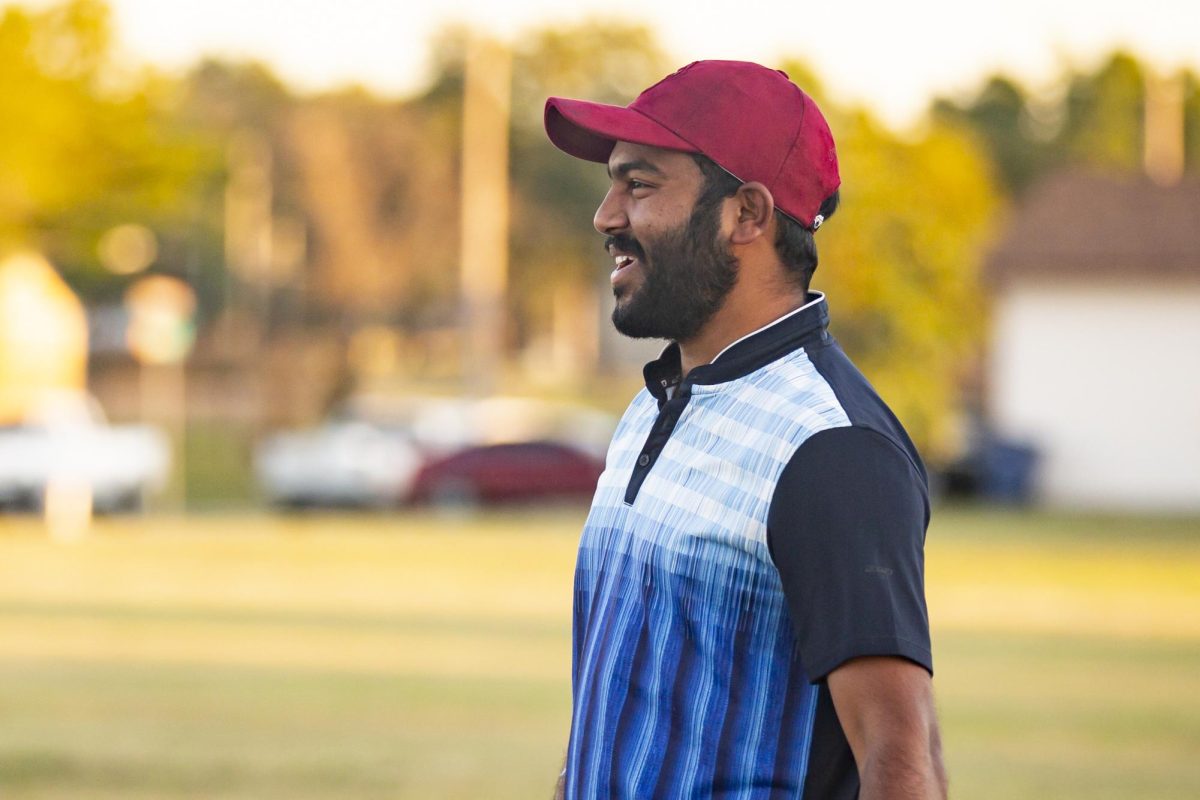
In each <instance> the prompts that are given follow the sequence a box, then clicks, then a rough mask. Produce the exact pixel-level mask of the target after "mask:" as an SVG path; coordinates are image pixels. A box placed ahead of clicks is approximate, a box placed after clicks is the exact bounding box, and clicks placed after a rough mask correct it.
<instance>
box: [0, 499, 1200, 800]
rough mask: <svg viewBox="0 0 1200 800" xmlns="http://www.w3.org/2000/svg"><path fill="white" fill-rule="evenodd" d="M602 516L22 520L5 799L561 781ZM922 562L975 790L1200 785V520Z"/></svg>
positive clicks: (3, 614)
mask: <svg viewBox="0 0 1200 800" xmlns="http://www.w3.org/2000/svg"><path fill="white" fill-rule="evenodd" d="M582 516H583V511H582V510H579V509H566V510H563V509H560V510H557V511H546V512H532V511H530V512H506V513H501V514H495V515H488V516H480V517H469V516H459V517H453V516H438V515H434V514H401V515H396V516H392V517H374V516H364V517H333V516H331V517H320V518H282V517H270V516H245V515H243V516H210V517H196V518H189V519H178V520H172V519H164V518H156V517H148V518H143V519H128V520H127V519H112V520H104V521H101V522H100V523H98V524H97V526H96V527H95V529H94V531H93V533H92V535H91V536H89V537H88V538H87V539H85V540H83V541H79V542H74V543H55V542H52V541H50V540H49V539H48V538H47V537H46V536H45V535H44V533H43V532H42V530H41V526H40V523H39V521H38V520H36V519H14V518H0V797H3V798H6V800H8V799H10V798H12V799H15V798H21V799H25V798H29V799H34V798H36V799H37V800H42V799H45V800H51V799H53V800H66V799H67V798H70V800H91V799H100V798H104V799H105V800H109V799H110V798H112V799H115V798H130V799H132V800H141V799H142V798H238V799H239V800H240V799H242V798H245V799H247V800H249V798H255V800H259V799H260V798H263V799H267V800H270V799H272V798H288V800H308V799H309V798H358V799H370V798H420V799H422V800H424V799H425V798H429V799H430V800H441V799H442V798H537V797H546V796H548V794H549V792H550V786H551V784H552V782H553V778H554V775H555V774H556V772H557V768H558V765H559V762H560V761H561V758H562V746H563V741H564V738H565V735H566V729H567V725H568V721H569V681H568V670H569V661H570V652H569V646H570V630H569V625H570V623H569V609H570V587H571V569H572V562H573V558H574V545H575V537H576V535H577V532H578V528H579V524H580V522H581V520H582ZM927 558H928V584H929V597H930V608H931V618H932V622H933V626H934V649H935V658H936V667H937V675H936V678H935V686H936V689H937V692H938V698H939V706H940V711H941V717H942V723H943V729H944V738H945V742H946V757H947V761H948V767H949V770H950V773H951V784H952V795H953V796H954V797H956V798H960V799H964V800H965V799H973V798H980V799H985V800H986V799H990V798H1055V799H1059V798H1089V800H1096V799H1097V798H1164V799H1169V798H1180V800H1182V799H1183V798H1188V799H1189V800H1192V799H1194V798H1196V797H1200V521H1198V520H1196V519H1154V518H1144V519H1143V518H1137V519H1134V518H1125V519H1122V518H1090V517H1088V518H1083V517H1080V518H1070V517H1054V516H1046V515H1036V516H1035V515H1021V514H1016V513H1002V512H986V511H952V510H945V511H942V512H941V513H940V514H938V515H937V516H936V518H935V523H934V526H933V528H932V529H931V531H930V538H929V545H928V551H927Z"/></svg>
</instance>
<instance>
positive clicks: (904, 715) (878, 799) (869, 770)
mask: <svg viewBox="0 0 1200 800" xmlns="http://www.w3.org/2000/svg"><path fill="white" fill-rule="evenodd" d="M827 680H828V682H829V693H830V695H831V696H832V697H833V705H834V708H835V709H836V710H837V715H838V720H839V721H840V722H841V724H842V729H843V730H844V731H845V734H846V739H847V741H848V742H849V743H850V749H851V751H852V752H853V753H854V760H855V762H856V763H857V764H858V773H859V778H860V780H861V782H862V789H861V794H860V795H859V797H860V798H861V800H945V797H946V772H945V769H944V767H943V765H942V753H941V749H942V747H941V739H940V737H939V734H938V727H937V717H936V715H935V713H934V708H933V691H932V688H931V685H930V679H929V673H928V672H926V671H925V669H924V668H923V667H920V666H918V665H917V664H914V663H913V662H911V661H908V660H907V659H903V658H894V657H868V658H856V659H852V660H850V661H847V662H846V663H845V664H843V665H841V666H840V667H838V668H837V669H835V670H834V671H833V672H831V673H829V676H828V678H827Z"/></svg>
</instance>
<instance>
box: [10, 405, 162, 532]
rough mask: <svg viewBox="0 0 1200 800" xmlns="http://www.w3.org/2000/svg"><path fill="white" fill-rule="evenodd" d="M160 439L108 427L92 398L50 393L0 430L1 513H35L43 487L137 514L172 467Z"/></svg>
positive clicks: (103, 508)
mask: <svg viewBox="0 0 1200 800" xmlns="http://www.w3.org/2000/svg"><path fill="white" fill-rule="evenodd" d="M170 462H171V458H170V444H169V443H168V441H167V437H166V435H165V434H164V433H163V432H162V431H160V430H158V429H157V428H153V427H151V426H148V425H121V426H112V425H109V424H108V423H107V422H106V420H105V418H104V412H103V411H102V409H101V408H100V405H99V403H97V402H96V399H95V398H94V397H91V396H90V395H86V394H81V393H74V392H62V393H52V394H48V395H47V396H46V397H45V398H44V399H43V401H42V402H40V403H39V405H38V407H37V408H36V410H35V411H34V412H33V413H32V414H30V415H29V416H28V417H26V419H24V420H23V421H22V422H21V423H19V424H17V425H10V426H3V427H0V508H19V509H35V510H36V509H40V508H42V506H43V503H44V500H45V496H46V491H47V489H49V488H51V487H53V486H55V485H56V484H58V485H69V486H72V487H83V488H84V490H86V491H89V492H90V494H91V504H92V508H94V509H95V510H96V511H98V512H112V511H135V510H138V509H140V508H141V507H142V504H143V502H144V501H145V498H146V496H147V495H148V494H150V493H152V492H154V491H157V490H159V489H161V488H162V487H163V486H164V485H165V484H166V481H167V476H168V474H169V470H170Z"/></svg>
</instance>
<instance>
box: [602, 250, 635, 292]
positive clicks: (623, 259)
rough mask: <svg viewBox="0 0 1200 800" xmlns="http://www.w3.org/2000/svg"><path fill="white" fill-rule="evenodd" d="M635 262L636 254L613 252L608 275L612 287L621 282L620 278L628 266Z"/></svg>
mask: <svg viewBox="0 0 1200 800" xmlns="http://www.w3.org/2000/svg"><path fill="white" fill-rule="evenodd" d="M637 263H638V259H637V257H636V256H631V255H629V254H628V253H614V254H613V271H612V275H610V276H609V280H611V281H612V284H613V287H614V288H615V287H616V286H617V284H618V283H619V282H621V278H622V277H623V276H624V275H625V274H626V272H627V271H628V270H629V268H630V267H632V266H633V265H634V264H637Z"/></svg>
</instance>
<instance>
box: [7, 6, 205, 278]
mask: <svg viewBox="0 0 1200 800" xmlns="http://www.w3.org/2000/svg"><path fill="white" fill-rule="evenodd" d="M165 88H166V87H165V86H164V85H163V83H162V82H160V81H158V80H156V79H155V78H154V77H153V76H151V75H148V74H146V75H139V76H127V75H122V74H121V73H120V71H119V70H118V69H117V67H116V65H115V64H114V60H113V55H112V32H111V24H110V17H109V13H108V10H107V8H106V6H105V5H104V4H103V3H101V2H98V0H69V2H64V3H62V4H61V5H57V6H53V7H50V8H48V9H46V10H42V11H36V12H31V11H26V10H23V9H21V8H19V7H9V8H7V9H5V10H4V11H3V15H2V16H0V119H4V120H5V124H4V125H3V126H0V245H2V246H5V247H9V248H11V247H15V246H31V247H35V248H37V249H40V250H43V251H45V252H47V253H48V254H50V256H51V257H52V259H53V260H54V261H55V262H56V263H57V264H59V265H60V267H62V269H63V270H64V272H65V273H66V275H67V277H68V278H69V279H70V280H71V282H72V283H73V284H74V285H75V286H76V288H77V289H82V290H83V291H84V292H85V294H89V295H90V294H100V295H103V294H104V293H105V291H107V290H111V289H113V288H119V285H118V284H119V283H120V282H119V281H118V280H116V279H115V278H113V276H109V275H107V274H106V273H105V272H104V271H103V269H102V268H101V266H100V264H99V260H98V258H97V255H96V243H97V241H98V239H99V237H100V236H101V235H102V234H103V233H104V232H105V231H106V230H108V229H109V228H110V227H112V226H114V225H117V224H121V223H125V222H143V223H145V222H149V223H152V224H154V223H163V222H164V221H165V220H166V219H167V218H170V217H172V216H177V215H179V214H182V213H184V209H185V208H186V206H187V205H188V202H189V188H190V180H191V177H192V175H193V174H194V167H195V161H196V158H195V156H196V153H195V149H194V147H193V143H192V142H190V140H189V139H190V137H189V136H188V134H187V132H186V131H182V130H180V129H179V128H178V127H176V126H175V125H174V124H173V123H172V120H171V119H170V118H169V115H168V113H167V109H166V108H165V107H164V100H165V96H164V91H163V90H164V89H165ZM167 93H169V92H167ZM157 227H163V226H162V225H161V224H158V225H157Z"/></svg>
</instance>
